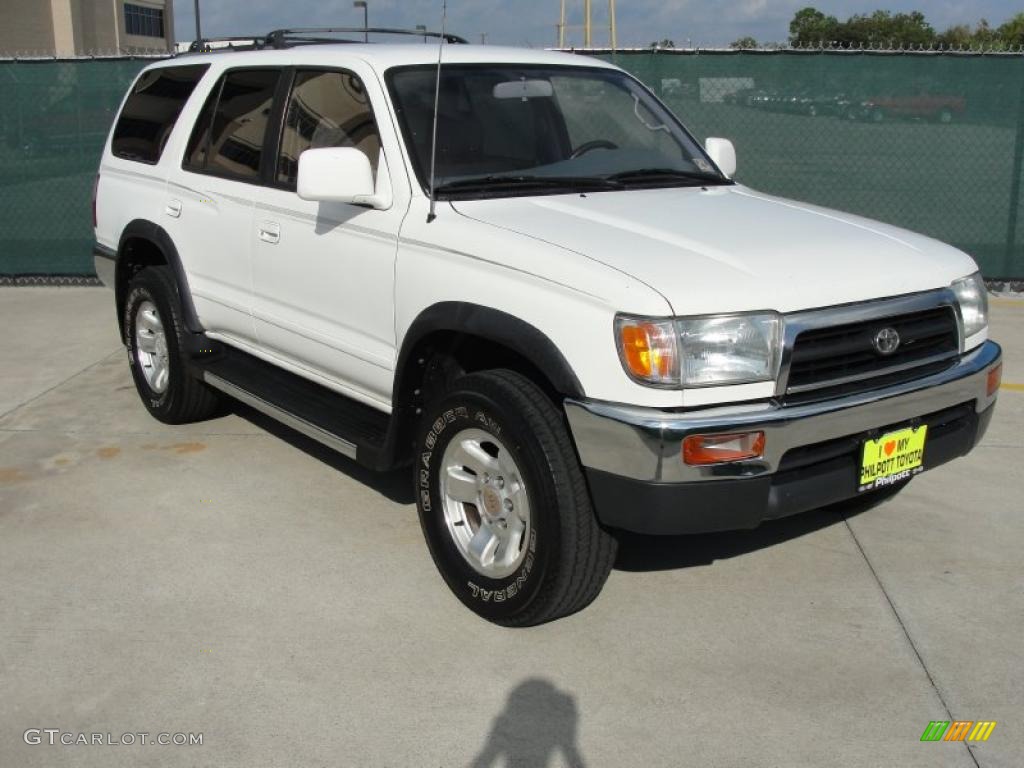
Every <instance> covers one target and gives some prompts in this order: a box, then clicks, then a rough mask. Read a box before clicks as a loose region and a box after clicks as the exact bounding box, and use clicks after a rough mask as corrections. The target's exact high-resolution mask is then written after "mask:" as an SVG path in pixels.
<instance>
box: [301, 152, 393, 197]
mask: <svg viewBox="0 0 1024 768" xmlns="http://www.w3.org/2000/svg"><path fill="white" fill-rule="evenodd" d="M378 165H379V167H378V169H377V177H378V183H377V184H375V183H374V180H373V169H372V168H371V167H370V160H369V158H367V156H366V155H365V154H363V152H362V151H361V150H358V149H356V148H355V147H323V148H321V149H307V150H306V151H305V152H303V153H302V154H301V155H299V173H298V184H297V185H296V186H297V192H298V194H299V197H301V198H302V199H303V200H315V201H319V202H334V203H350V204H352V205H369V206H371V207H373V208H379V209H383V208H389V207H390V206H391V194H390V190H388V189H386V187H387V184H386V178H387V166H386V164H385V163H384V153H383V152H382V153H381V155H380V160H379V163H378Z"/></svg>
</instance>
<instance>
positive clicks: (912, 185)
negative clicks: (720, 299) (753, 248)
mask: <svg viewBox="0 0 1024 768" xmlns="http://www.w3.org/2000/svg"><path fill="white" fill-rule="evenodd" d="M590 55H598V56H599V57H600V58H604V59H609V60H612V61H614V62H615V63H616V64H617V65H619V66H620V67H622V68H624V69H626V70H628V71H630V72H632V73H633V74H634V75H636V76H637V77H638V78H639V79H641V80H642V81H643V82H644V83H646V84H647V85H648V86H649V87H650V88H652V89H653V90H654V91H655V92H656V93H657V94H658V95H659V96H660V97H661V98H662V99H663V100H664V101H665V102H666V103H667V104H668V105H669V106H670V107H671V108H672V109H673V111H674V112H675V113H676V114H677V115H678V116H679V117H680V119H682V121H683V122H684V123H685V124H686V125H687V126H688V127H689V128H690V130H691V131H693V133H694V134H695V135H696V136H697V137H698V138H700V139H701V140H703V139H705V138H707V137H708V136H723V137H726V138H729V139H731V140H732V141H733V143H734V144H735V145H736V152H737V156H738V158H739V166H738V167H739V170H738V172H737V174H736V178H737V180H738V181H740V182H742V183H744V184H747V185H749V186H751V187H754V188H755V189H758V190H761V191H763V192H768V193H771V194H777V195H781V196H784V197H790V198H794V199H796V200H803V201H807V202H812V203H816V204H818V205H822V206H826V207H829V208H836V209H838V210H841V211H849V212H852V213H857V214H860V215H863V216H867V217H869V218H872V219H878V220H880V221H885V222H889V223H891V224H896V225H898V226H901V227H906V228H907V229H911V230H914V231H917V232H922V233H924V234H927V235H930V236H932V237H935V238H937V239H939V240H943V241H945V242H948V243H951V244H953V245H955V246H957V247H958V248H961V249H963V250H965V251H967V252H968V253H970V254H971V255H972V256H973V257H974V258H975V259H976V260H977V261H978V263H979V264H980V265H981V268H982V271H983V273H984V274H985V275H986V277H989V278H993V279H999V278H1003V279H1007V278H1021V277H1024V210H1022V203H1021V198H1020V187H1021V181H1022V170H1021V159H1022V151H1024V56H1021V55H1019V54H1014V55H999V54H985V55H968V54H959V53H937V52H932V53H928V52H921V53H916V52H915V53H909V52H902V53H896V52H890V53H880V52H866V51H863V52H855V51H741V52H732V51H666V50H659V51H630V52H623V51H619V52H612V51H604V52H598V53H596V54H595V52H590ZM737 226H743V222H737ZM793 237H794V238H799V237H800V233H799V232H794V233H793ZM826 255H827V254H822V256H823V257H825V256H826Z"/></svg>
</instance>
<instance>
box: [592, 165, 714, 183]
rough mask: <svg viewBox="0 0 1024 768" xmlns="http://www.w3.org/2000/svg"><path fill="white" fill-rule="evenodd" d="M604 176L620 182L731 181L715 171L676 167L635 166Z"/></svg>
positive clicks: (609, 179)
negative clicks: (688, 169) (708, 171)
mask: <svg viewBox="0 0 1024 768" xmlns="http://www.w3.org/2000/svg"><path fill="white" fill-rule="evenodd" d="M605 178H606V179H607V180H608V181H615V182H618V183H620V184H630V183H634V182H640V183H643V182H647V181H653V182H661V181H670V182H671V181H683V182H688V183H690V184H695V185H705V184H732V181H730V180H729V179H727V178H725V177H724V176H720V175H719V174H717V173H707V172H705V171H681V170H678V169H676V168H637V169H636V170H632V171H622V172H620V173H613V174H612V175H611V176H605Z"/></svg>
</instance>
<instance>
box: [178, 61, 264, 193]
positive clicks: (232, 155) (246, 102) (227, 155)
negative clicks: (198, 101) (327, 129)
mask: <svg viewBox="0 0 1024 768" xmlns="http://www.w3.org/2000/svg"><path fill="white" fill-rule="evenodd" d="M279 76H280V71H279V70H276V69H250V70H235V71H233V72H228V73H227V74H225V75H224V80H223V83H222V84H221V87H220V97H219V98H218V100H217V108H216V111H214V113H213V120H212V123H211V125H210V128H209V137H208V139H207V143H208V149H207V150H206V152H205V154H206V157H205V167H206V169H207V170H209V171H211V172H213V173H216V174H218V175H224V176H230V177H232V178H238V179H243V180H253V181H255V180H256V179H258V178H259V174H260V162H261V160H262V158H263V139H264V137H265V136H266V133H267V123H268V122H269V118H270V111H271V108H272V107H273V103H274V91H275V90H276V88H277V80H278V77H279ZM204 112H205V110H204ZM196 129H197V130H199V131H201V130H202V129H201V126H200V125H199V124H197V126H196ZM190 143H191V142H190ZM189 159H190V158H189Z"/></svg>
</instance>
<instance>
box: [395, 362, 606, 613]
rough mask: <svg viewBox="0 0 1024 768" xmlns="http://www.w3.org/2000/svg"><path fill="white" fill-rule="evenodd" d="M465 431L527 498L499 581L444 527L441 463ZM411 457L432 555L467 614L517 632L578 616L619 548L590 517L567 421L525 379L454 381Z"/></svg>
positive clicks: (432, 409)
mask: <svg viewBox="0 0 1024 768" xmlns="http://www.w3.org/2000/svg"><path fill="white" fill-rule="evenodd" d="M464 429H477V430H482V431H483V432H485V433H487V434H488V435H493V436H494V437H496V438H499V439H500V440H501V442H502V444H503V445H504V446H506V447H507V448H508V450H509V452H510V454H511V455H512V458H513V459H514V460H515V462H516V464H517V465H518V467H519V469H520V475H521V476H522V480H523V481H524V482H525V485H526V488H527V491H528V494H529V506H530V520H531V528H532V530H531V534H530V536H528V537H526V538H527V540H526V541H525V542H524V543H523V544H522V546H523V547H525V548H526V549H527V551H526V552H525V559H524V560H523V561H522V562H521V563H520V564H519V566H518V568H516V570H515V571H513V572H512V573H511V574H509V575H506V576H504V577H503V578H499V579H490V578H488V577H486V576H484V575H481V573H480V572H479V571H478V570H476V569H475V568H474V567H473V566H472V565H471V564H470V563H469V562H468V561H467V559H466V558H465V557H464V556H463V554H462V553H461V552H460V550H459V549H458V547H457V546H456V543H455V541H454V538H453V535H452V534H451V533H449V527H448V524H447V523H446V522H445V512H444V506H443V502H442V499H441V493H440V489H439V486H440V482H439V480H440V477H439V475H440V472H441V464H442V457H443V456H444V452H445V449H446V448H447V447H448V445H449V443H451V441H452V439H453V438H454V437H455V436H456V435H457V434H459V433H460V432H462V430H464ZM415 455H416V457H417V460H416V463H415V467H414V469H415V472H414V482H415V483H416V497H417V501H416V504H417V509H418V511H419V517H420V524H421V525H422V527H423V534H424V536H425V537H426V540H427V545H428V547H429V549H430V554H431V556H432V557H433V558H434V563H435V564H436V565H437V568H438V570H439V571H440V572H441V575H442V576H443V577H444V580H445V581H446V582H447V584H448V586H449V588H451V590H452V592H454V593H455V595H456V596H457V597H458V598H459V599H460V600H461V601H462V602H463V603H464V604H465V605H466V606H467V607H469V608H470V610H472V611H474V612H475V613H477V614H478V615H480V616H482V617H483V618H485V619H487V620H489V621H492V622H494V623H496V624H500V625H502V626H509V627H523V626H532V625H536V624H542V623H544V622H547V621H551V620H553V619H557V618H560V617H562V616H567V615H569V614H571V613H575V612H576V611H579V610H580V609H582V608H584V607H586V606H587V605H588V604H589V603H590V602H592V601H593V600H594V598H595V597H597V595H598V593H599V592H600V591H601V588H602V587H603V586H604V583H605V580H606V579H607V578H608V574H609V572H610V571H611V568H612V565H613V563H614V561H615V552H616V548H617V543H616V541H615V539H613V538H612V537H611V535H609V534H608V533H607V532H606V531H605V530H603V529H602V528H601V527H600V526H599V525H598V523H597V520H596V518H595V516H594V512H593V509H592V507H591V504H590V495H589V493H588V491H587V486H586V481H585V479H584V477H583V472H582V470H581V468H580V464H579V460H578V458H577V457H576V452H575V449H574V447H573V444H572V441H571V440H570V438H569V434H568V431H567V429H566V427H565V419H564V415H563V414H562V413H561V412H560V411H559V410H558V409H557V408H556V407H555V405H554V404H553V403H552V402H551V400H550V399H548V397H547V396H546V395H545V394H544V393H543V392H542V391H541V390H540V389H539V388H538V387H537V386H536V385H534V384H533V383H532V382H531V381H530V380H529V379H527V378H525V377H523V376H521V375H520V374H518V373H515V372H513V371H508V370H494V371H487V372H483V373H475V374H470V375H468V376H465V377H463V378H461V379H458V380H457V381H456V382H454V384H453V385H452V388H451V391H450V392H449V393H448V394H446V395H444V396H443V397H441V398H440V399H439V400H437V401H436V402H434V403H432V404H431V405H429V406H428V407H427V408H426V409H425V410H424V413H423V419H422V421H421V424H420V428H419V430H418V434H417V443H416V454H415Z"/></svg>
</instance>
